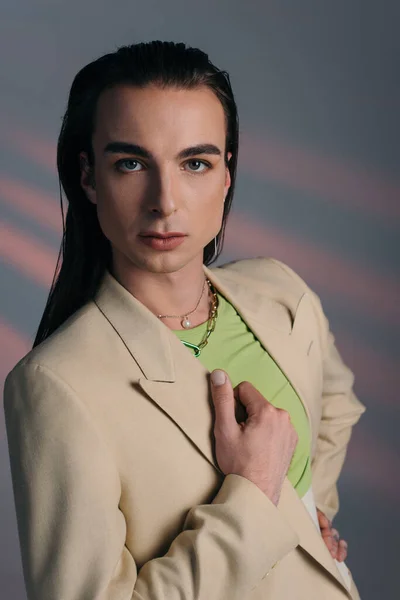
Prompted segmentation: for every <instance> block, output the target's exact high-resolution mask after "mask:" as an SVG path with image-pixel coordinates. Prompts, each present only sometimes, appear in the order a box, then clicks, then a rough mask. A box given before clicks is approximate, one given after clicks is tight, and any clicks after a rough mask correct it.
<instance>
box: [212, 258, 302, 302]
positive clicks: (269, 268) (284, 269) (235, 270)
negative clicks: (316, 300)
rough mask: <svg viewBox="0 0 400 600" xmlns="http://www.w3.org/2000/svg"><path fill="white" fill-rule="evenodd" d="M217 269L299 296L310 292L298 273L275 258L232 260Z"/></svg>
mask: <svg viewBox="0 0 400 600" xmlns="http://www.w3.org/2000/svg"><path fill="white" fill-rule="evenodd" d="M217 269H221V270H223V272H224V273H227V274H228V275H229V274H232V275H237V276H239V277H243V278H245V279H248V278H250V279H252V280H254V281H255V282H256V281H258V282H260V283H261V284H262V283H267V284H269V285H274V286H279V285H280V286H281V287H282V288H283V289H285V288H288V289H290V290H292V291H294V292H298V293H299V294H304V292H308V291H310V288H309V286H308V285H307V283H306V282H305V281H304V279H302V278H301V277H300V275H298V273H296V272H295V271H294V270H293V269H292V268H291V267H289V266H288V265H287V264H285V263H283V262H282V261H280V260H278V259H276V258H271V257H266V256H259V257H256V258H245V259H241V260H234V261H231V262H228V263H225V264H223V265H220V266H219V267H217Z"/></svg>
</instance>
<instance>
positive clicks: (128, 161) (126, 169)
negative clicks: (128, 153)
mask: <svg viewBox="0 0 400 600" xmlns="http://www.w3.org/2000/svg"><path fill="white" fill-rule="evenodd" d="M135 165H141V163H140V162H139V161H138V160H135V159H134V158H121V160H118V161H117V162H116V163H115V166H116V168H117V170H118V171H122V172H123V173H135V172H136V171H137V169H134V168H133V167H134V166H135ZM141 166H142V165H141Z"/></svg>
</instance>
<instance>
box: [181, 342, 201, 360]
mask: <svg viewBox="0 0 400 600" xmlns="http://www.w3.org/2000/svg"><path fill="white" fill-rule="evenodd" d="M181 342H182V344H183V345H184V346H187V348H192V350H194V356H195V358H198V357H199V356H200V353H201V350H200V348H199V347H198V346H196V344H191V343H190V342H184V341H183V340H181Z"/></svg>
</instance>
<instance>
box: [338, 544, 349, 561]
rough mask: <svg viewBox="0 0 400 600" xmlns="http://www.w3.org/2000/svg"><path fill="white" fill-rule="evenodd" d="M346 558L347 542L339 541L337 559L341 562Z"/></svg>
mask: <svg viewBox="0 0 400 600" xmlns="http://www.w3.org/2000/svg"><path fill="white" fill-rule="evenodd" d="M346 558H347V542H346V540H340V541H339V548H338V552H337V559H336V560H338V561H339V562H343V561H344V560H346Z"/></svg>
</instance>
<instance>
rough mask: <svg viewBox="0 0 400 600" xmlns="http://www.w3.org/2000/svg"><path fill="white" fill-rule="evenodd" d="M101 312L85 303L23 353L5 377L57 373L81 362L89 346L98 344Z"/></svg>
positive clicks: (90, 349) (9, 378) (90, 303)
mask: <svg viewBox="0 0 400 600" xmlns="http://www.w3.org/2000/svg"><path fill="white" fill-rule="evenodd" d="M103 321H104V319H102V317H101V314H100V312H99V310H98V309H97V307H96V305H95V304H94V303H93V302H88V303H87V304H85V305H84V306H83V307H82V308H80V309H79V310H77V311H76V312H75V313H74V314H72V315H71V316H70V317H69V318H68V319H67V320H66V321H65V322H64V323H63V324H62V325H61V326H60V327H58V328H57V329H56V331H54V332H53V333H52V334H51V335H50V336H49V337H48V338H46V339H45V340H44V341H43V342H42V343H40V344H39V345H38V346H36V347H35V348H33V349H32V350H30V351H29V352H28V353H27V354H25V355H24V356H23V357H22V358H21V359H20V360H19V361H18V362H17V364H16V365H15V366H14V367H13V369H12V370H11V371H10V372H9V373H8V375H7V377H6V380H5V384H6V383H7V380H11V379H18V378H21V379H25V378H26V379H29V378H30V377H31V376H32V377H35V378H36V377H37V374H38V373H39V372H47V373H49V374H51V373H54V374H56V373H59V374H61V375H62V373H63V372H65V371H66V370H69V369H70V368H71V366H73V365H79V364H82V361H83V362H84V361H85V357H86V358H87V357H88V356H90V354H91V351H92V349H93V345H96V344H97V345H98V344H99V339H98V336H99V335H100V332H103V333H102V334H104V327H101V324H102V322H103Z"/></svg>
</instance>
